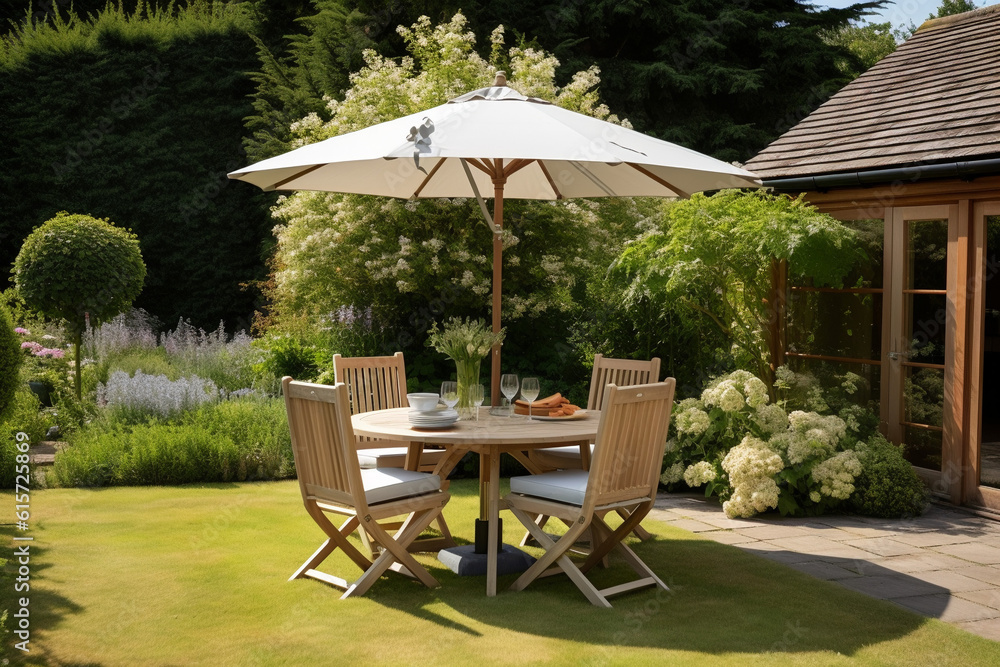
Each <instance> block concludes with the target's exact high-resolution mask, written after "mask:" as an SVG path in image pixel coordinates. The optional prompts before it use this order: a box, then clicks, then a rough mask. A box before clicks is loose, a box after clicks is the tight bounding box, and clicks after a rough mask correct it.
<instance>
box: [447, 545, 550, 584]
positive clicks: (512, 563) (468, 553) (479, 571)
mask: <svg viewBox="0 0 1000 667" xmlns="http://www.w3.org/2000/svg"><path fill="white" fill-rule="evenodd" d="M500 547H501V548H500V549H499V551H497V574H498V575H504V574H514V573H516V572H524V571H525V570H527V569H528V568H529V567H531V564H532V563H534V562H535V559H534V558H533V557H532V556H529V555H528V554H526V553H524V552H523V551H521V550H520V549H517V548H515V547H512V546H511V545H509V544H502V545H500ZM437 557H438V560H439V561H441V563H442V564H443V565H444V566H445V567H447V568H448V569H449V570H451V571H452V572H454V573H455V574H457V575H459V576H460V577H475V576H479V575H483V574H486V559H487V555H486V554H485V553H482V554H479V553H476V552H475V545H473V544H466V545H463V546H460V547H451V548H450V549H442V550H441V551H439V552H438V556H437Z"/></svg>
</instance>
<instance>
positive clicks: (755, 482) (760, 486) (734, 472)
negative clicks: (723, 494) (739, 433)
mask: <svg viewBox="0 0 1000 667" xmlns="http://www.w3.org/2000/svg"><path fill="white" fill-rule="evenodd" d="M784 467H785V464H784V462H783V461H782V459H781V457H780V456H779V455H778V454H776V453H775V452H774V451H772V450H771V449H770V448H769V447H768V445H767V444H766V443H764V442H762V441H761V440H759V439H758V438H754V437H753V436H750V435H748V436H746V437H744V438H743V441H742V442H740V444H739V445H737V446H736V447H733V448H732V449H731V450H729V453H728V454H726V458H724V459H723V460H722V469H723V470H725V471H726V473H727V474H728V475H729V482H730V484H732V486H733V494H732V496H731V497H730V499H729V500H728V501H726V502H725V503H723V505H722V508H723V510H725V512H726V516H728V517H730V518H736V517H751V516H753V515H754V514H756V513H758V512H764V511H766V510H768V509H774V508H775V507H777V506H778V494H779V493H780V491H779V489H778V484H777V482H775V481H774V475H776V474H777V473H779V472H781V470H782V469H783V468H784Z"/></svg>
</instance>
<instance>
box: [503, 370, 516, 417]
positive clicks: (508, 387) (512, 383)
mask: <svg viewBox="0 0 1000 667" xmlns="http://www.w3.org/2000/svg"><path fill="white" fill-rule="evenodd" d="M500 391H502V392H503V395H504V396H506V397H507V403H508V404H510V412H509V413H508V414H507V416H508V417H510V416H512V415H513V414H514V397H515V396H517V376H516V375H514V374H513V373H510V374H505V375H501V376H500Z"/></svg>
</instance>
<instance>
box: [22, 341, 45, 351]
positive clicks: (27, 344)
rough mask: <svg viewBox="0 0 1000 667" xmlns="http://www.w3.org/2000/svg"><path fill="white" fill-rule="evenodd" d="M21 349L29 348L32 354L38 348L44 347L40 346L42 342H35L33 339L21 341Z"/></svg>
mask: <svg viewBox="0 0 1000 667" xmlns="http://www.w3.org/2000/svg"><path fill="white" fill-rule="evenodd" d="M21 349H22V350H31V353H32V354H37V353H38V351H39V350H41V349H44V348H42V344H41V343H36V342H34V341H25V342H23V343H21Z"/></svg>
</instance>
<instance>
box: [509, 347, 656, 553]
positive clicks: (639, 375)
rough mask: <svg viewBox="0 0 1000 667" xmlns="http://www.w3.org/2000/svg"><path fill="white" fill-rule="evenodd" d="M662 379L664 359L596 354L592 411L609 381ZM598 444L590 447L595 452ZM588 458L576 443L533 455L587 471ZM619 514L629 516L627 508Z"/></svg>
mask: <svg viewBox="0 0 1000 667" xmlns="http://www.w3.org/2000/svg"><path fill="white" fill-rule="evenodd" d="M659 379H660V358H659V357H653V358H652V359H650V360H649V361H637V360H635V359H609V358H607V357H605V356H604V355H603V354H595V355H594V373H593V375H591V378H590V396H589V397H588V398H587V409H588V410H600V409H601V405H602V403H603V402H604V394H605V389H606V387H607V386H608V385H609V384H615V385H618V386H619V387H626V386H630V385H637V384H648V383H650V382H657V381H658V380H659ZM593 449H594V446H593V445H591V446H590V450H591V452H593ZM586 454H587V458H586V460H585V459H584V458H583V457H582V456H581V453H580V448H579V447H578V446H576V445H572V446H568V447H549V448H546V449H536V450H534V451H533V452H531V454H530V458H531V460H532V461H534V462H535V464H536V465H537V466H538V467H539V468H541V469H542V470H559V469H564V470H570V469H580V468H582V469H584V470H586V469H587V468H588V467H589V464H590V452H587V453H586ZM619 514H621V515H622V518H623V519H624V518H627V517H625V512H624V510H620V511H619ZM546 521H547V518H546V517H538V518H537V521H536V523H538V524H539V525H542V526H544V525H545V523H546ZM634 532H635V535H636V537H638V538H639V539H641V540H648V539H649V538H651V537H652V535H650V534H649V531H647V530H646V529H645V528H643V527H642V526H639V525H637V526H636V527H635V531H634ZM530 536H531V535H530V533H526V534H525V535H524V539H522V540H521V546H524V545H525V544H527V543H528V541H529V539H530Z"/></svg>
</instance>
